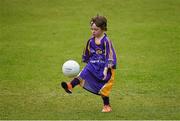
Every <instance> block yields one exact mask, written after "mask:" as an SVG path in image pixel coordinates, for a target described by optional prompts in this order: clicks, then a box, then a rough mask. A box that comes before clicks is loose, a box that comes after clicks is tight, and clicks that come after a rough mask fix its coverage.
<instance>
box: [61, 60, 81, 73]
mask: <svg viewBox="0 0 180 121" xmlns="http://www.w3.org/2000/svg"><path fill="white" fill-rule="evenodd" d="M79 71H80V66H79V64H78V62H76V61H74V60H68V61H66V62H65V63H64V64H63V66H62V72H63V74H64V75H65V76H68V77H74V76H77V75H78V74H79Z"/></svg>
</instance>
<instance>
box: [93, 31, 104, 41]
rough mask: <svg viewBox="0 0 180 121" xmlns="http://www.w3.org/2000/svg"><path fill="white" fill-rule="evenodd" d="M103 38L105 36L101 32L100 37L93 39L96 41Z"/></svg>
mask: <svg viewBox="0 0 180 121" xmlns="http://www.w3.org/2000/svg"><path fill="white" fill-rule="evenodd" d="M104 36H105V33H104V32H103V33H102V34H101V35H100V36H98V37H95V39H97V40H101V39H102V38H103V37H104Z"/></svg>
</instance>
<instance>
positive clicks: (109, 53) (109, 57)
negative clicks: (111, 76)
mask: <svg viewBox="0 0 180 121" xmlns="http://www.w3.org/2000/svg"><path fill="white" fill-rule="evenodd" d="M105 56H106V64H105V68H107V69H108V68H114V69H115V68H116V53H115V51H114V48H113V46H112V42H111V41H110V40H108V41H106V42H105Z"/></svg>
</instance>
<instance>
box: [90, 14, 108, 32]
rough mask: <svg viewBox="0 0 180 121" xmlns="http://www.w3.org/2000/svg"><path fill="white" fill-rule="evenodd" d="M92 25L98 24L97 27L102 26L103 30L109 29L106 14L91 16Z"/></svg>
mask: <svg viewBox="0 0 180 121" xmlns="http://www.w3.org/2000/svg"><path fill="white" fill-rule="evenodd" d="M90 24H91V26H92V25H93V24H96V26H97V27H100V28H101V29H102V30H104V31H107V19H106V18H105V17H104V16H99V15H97V16H95V17H93V18H91V21H90Z"/></svg>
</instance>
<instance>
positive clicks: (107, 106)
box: [101, 96, 112, 112]
mask: <svg viewBox="0 0 180 121" xmlns="http://www.w3.org/2000/svg"><path fill="white" fill-rule="evenodd" d="M101 97H102V99H103V103H104V106H103V109H102V112H111V111H112V109H111V106H110V103H109V97H107V96H101Z"/></svg>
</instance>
